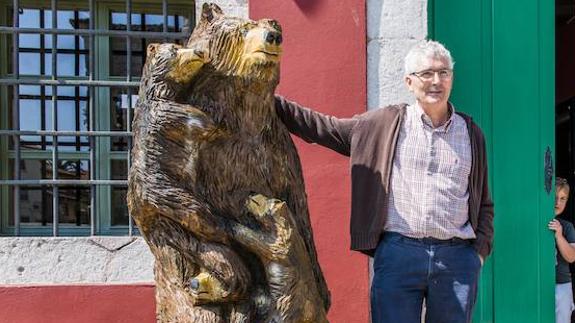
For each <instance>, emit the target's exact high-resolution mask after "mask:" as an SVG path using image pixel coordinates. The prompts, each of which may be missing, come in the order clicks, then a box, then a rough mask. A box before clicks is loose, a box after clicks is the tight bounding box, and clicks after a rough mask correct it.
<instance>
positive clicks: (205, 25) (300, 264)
mask: <svg viewBox="0 0 575 323" xmlns="http://www.w3.org/2000/svg"><path fill="white" fill-rule="evenodd" d="M281 41H282V39H281V27H280V26H279V24H278V23H277V22H276V21H273V20H269V19H262V20H259V21H251V20H247V19H242V18H236V17H229V16H226V15H224V14H223V13H222V12H221V10H220V9H219V8H218V7H217V6H216V5H213V4H206V5H204V6H203V11H202V18H201V20H200V22H199V24H198V26H197V27H196V29H195V30H194V33H193V34H192V35H191V37H190V40H189V41H188V44H187V45H186V46H185V47H181V46H178V45H174V44H154V45H150V46H149V47H148V55H147V61H146V64H145V66H144V71H143V73H142V83H141V86H140V93H139V99H138V104H137V109H136V114H135V117H134V126H133V129H134V147H133V150H132V161H133V163H132V167H131V169H130V173H129V188H128V207H129V209H130V214H131V215H132V216H133V217H134V219H135V221H136V223H137V225H138V227H139V228H140V230H141V232H142V235H143V236H144V238H145V239H146V241H147V242H148V244H149V246H150V249H151V251H152V253H153V254H154V256H155V258H156V262H155V276H156V301H157V319H158V321H159V322H210V323H212V322H327V319H326V313H327V311H328V309H329V304H330V301H329V291H328V289H327V286H326V283H325V280H324V278H323V275H322V272H321V269H320V267H319V263H318V261H317V254H316V250H315V246H314V242H313V235H312V231H311V226H310V220H309V214H308V209H307V201H306V195H305V189H304V183H303V177H302V171H301V165H300V162H299V157H298V155H297V152H296V149H295V146H294V144H293V142H292V140H291V137H290V135H289V133H288V131H287V129H286V128H285V127H284V125H283V124H282V123H281V121H280V120H279V118H278V117H277V115H276V114H275V110H274V90H275V88H276V86H277V84H278V82H279V62H280V56H281Z"/></svg>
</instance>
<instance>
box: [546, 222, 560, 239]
mask: <svg viewBox="0 0 575 323" xmlns="http://www.w3.org/2000/svg"><path fill="white" fill-rule="evenodd" d="M548 227H549V230H551V231H555V238H557V237H560V236H563V227H562V226H561V223H560V222H559V221H558V220H556V219H553V220H551V221H549V224H548Z"/></svg>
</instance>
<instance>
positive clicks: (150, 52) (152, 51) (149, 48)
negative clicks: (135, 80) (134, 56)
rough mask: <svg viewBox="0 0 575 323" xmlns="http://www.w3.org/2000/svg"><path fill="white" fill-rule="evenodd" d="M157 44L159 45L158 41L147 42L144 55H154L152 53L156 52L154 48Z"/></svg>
mask: <svg viewBox="0 0 575 323" xmlns="http://www.w3.org/2000/svg"><path fill="white" fill-rule="evenodd" d="M158 46H160V44H158V43H152V44H149V45H148V48H147V49H146V56H147V57H151V56H154V54H155V53H156V50H157V49H158Z"/></svg>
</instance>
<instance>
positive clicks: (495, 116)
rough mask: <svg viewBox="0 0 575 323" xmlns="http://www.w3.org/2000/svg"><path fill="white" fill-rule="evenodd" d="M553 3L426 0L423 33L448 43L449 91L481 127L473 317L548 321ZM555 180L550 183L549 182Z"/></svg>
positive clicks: (551, 288)
mask: <svg viewBox="0 0 575 323" xmlns="http://www.w3.org/2000/svg"><path fill="white" fill-rule="evenodd" d="M554 19H555V4H554V1H550V0H505V1H503V0H499V1H498V0H466V1H461V0H429V1H428V27H429V38H431V39H437V40H438V41H441V42H443V43H445V44H446V46H447V47H448V48H449V49H450V50H451V52H452V54H453V57H454V60H455V61H456V66H455V86H454V90H453V95H452V100H453V102H454V104H455V106H456V109H459V110H461V111H464V112H467V113H469V114H470V115H472V116H473V118H474V120H475V121H476V122H477V123H478V124H479V125H480V126H481V128H482V129H483V131H484V133H485V136H486V139H487V151H488V153H489V156H488V161H489V170H490V184H491V185H490V187H491V193H492V195H493V198H494V202H495V249H494V253H493V255H492V256H491V257H490V258H489V259H488V260H487V262H486V264H485V266H484V267H483V270H482V274H481V282H480V293H479V298H478V304H477V307H476V312H475V316H474V321H475V322H554V321H555V319H554V313H555V311H554V302H555V297H554V290H555V270H554V265H555V259H554V257H555V247H554V240H553V235H552V234H551V232H550V231H549V230H548V229H547V222H548V221H549V220H550V219H551V218H552V217H553V203H554V197H553V195H554V194H553V190H551V191H550V192H547V191H546V190H545V176H544V170H545V165H544V156H545V152H546V150H547V149H548V148H549V149H550V150H551V152H554V151H555V137H554V136H555V121H554V120H555V119H554V118H555V109H554V106H555V102H554V95H555V74H554V73H555V68H554V64H555V41H554V35H555V31H554V29H555V28H554ZM551 187H553V186H551Z"/></svg>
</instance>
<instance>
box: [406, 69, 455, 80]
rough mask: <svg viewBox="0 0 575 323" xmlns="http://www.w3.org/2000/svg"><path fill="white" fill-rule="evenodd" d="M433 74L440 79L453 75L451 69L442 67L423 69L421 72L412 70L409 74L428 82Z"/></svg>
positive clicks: (447, 78) (449, 77)
mask: <svg viewBox="0 0 575 323" xmlns="http://www.w3.org/2000/svg"><path fill="white" fill-rule="evenodd" d="M435 74H437V76H439V79H440V80H442V81H445V80H449V79H451V77H452V76H453V71H452V70H450V69H442V70H437V71H436V70H425V71H421V72H414V73H411V74H410V75H413V76H416V77H417V78H419V79H420V80H422V81H425V82H429V81H432V80H433V78H434V77H435Z"/></svg>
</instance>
